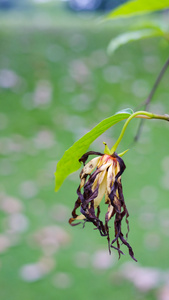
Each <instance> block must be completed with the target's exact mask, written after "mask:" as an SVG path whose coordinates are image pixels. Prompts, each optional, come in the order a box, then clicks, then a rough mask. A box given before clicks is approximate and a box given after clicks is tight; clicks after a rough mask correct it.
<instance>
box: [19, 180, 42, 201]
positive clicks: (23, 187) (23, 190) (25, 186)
mask: <svg viewBox="0 0 169 300" xmlns="http://www.w3.org/2000/svg"><path fill="white" fill-rule="evenodd" d="M19 192H20V194H21V195H22V196H23V197H24V198H26V199H30V198H33V197H35V196H36V195H37V193H38V188H37V186H36V184H35V182H34V181H32V180H27V181H23V182H22V183H21V184H20V186H19Z"/></svg>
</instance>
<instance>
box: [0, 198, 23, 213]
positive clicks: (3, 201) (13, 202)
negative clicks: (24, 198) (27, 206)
mask: <svg viewBox="0 0 169 300" xmlns="http://www.w3.org/2000/svg"><path fill="white" fill-rule="evenodd" d="M0 209H1V210H2V211H4V212H6V213H8V214H15V213H19V212H21V211H22V209H23V206H22V203H21V201H20V200H19V199H16V198H13V197H11V196H8V195H0Z"/></svg>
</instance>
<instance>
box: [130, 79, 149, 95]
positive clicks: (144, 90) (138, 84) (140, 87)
mask: <svg viewBox="0 0 169 300" xmlns="http://www.w3.org/2000/svg"><path fill="white" fill-rule="evenodd" d="M149 90H150V87H149V84H148V82H147V81H145V80H144V79H138V80H135V81H134V82H133V84H132V93H133V94H134V96H136V97H139V98H142V97H146V96H148V93H149Z"/></svg>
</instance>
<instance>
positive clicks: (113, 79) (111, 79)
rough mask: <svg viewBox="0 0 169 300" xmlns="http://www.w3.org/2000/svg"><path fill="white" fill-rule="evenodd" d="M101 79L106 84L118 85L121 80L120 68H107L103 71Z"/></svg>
mask: <svg viewBox="0 0 169 300" xmlns="http://www.w3.org/2000/svg"><path fill="white" fill-rule="evenodd" d="M103 77H104V79H105V81H107V82H108V83H118V82H120V81H121V79H122V71H121V67H118V66H109V67H106V68H105V69H104V70H103Z"/></svg>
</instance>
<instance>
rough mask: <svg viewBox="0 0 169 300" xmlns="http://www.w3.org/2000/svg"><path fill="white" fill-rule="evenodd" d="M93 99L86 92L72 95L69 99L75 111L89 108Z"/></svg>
mask: <svg viewBox="0 0 169 300" xmlns="http://www.w3.org/2000/svg"><path fill="white" fill-rule="evenodd" d="M92 101H93V99H92V98H91V97H89V96H88V95H86V94H80V95H77V96H74V97H73V98H72V99H71V105H72V106H73V108H74V110H76V111H87V110H89V109H90V108H91V103H92Z"/></svg>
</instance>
